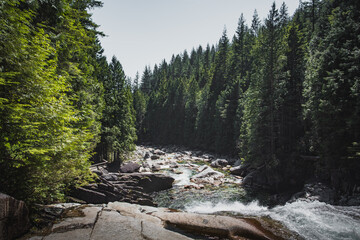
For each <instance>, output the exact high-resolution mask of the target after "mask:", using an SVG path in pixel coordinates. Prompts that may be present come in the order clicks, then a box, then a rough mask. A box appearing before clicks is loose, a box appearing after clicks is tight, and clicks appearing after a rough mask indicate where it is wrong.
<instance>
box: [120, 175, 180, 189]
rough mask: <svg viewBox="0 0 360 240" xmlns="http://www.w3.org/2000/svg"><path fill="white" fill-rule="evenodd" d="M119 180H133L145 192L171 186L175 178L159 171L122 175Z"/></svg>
mask: <svg viewBox="0 0 360 240" xmlns="http://www.w3.org/2000/svg"><path fill="white" fill-rule="evenodd" d="M119 181H124V182H133V183H134V184H135V185H136V186H139V187H141V188H142V191H143V192H145V193H152V192H158V191H162V190H166V189H169V188H171V187H172V184H173V182H174V178H172V177H170V176H166V175H164V174H157V173H133V174H122V175H120V176H119Z"/></svg>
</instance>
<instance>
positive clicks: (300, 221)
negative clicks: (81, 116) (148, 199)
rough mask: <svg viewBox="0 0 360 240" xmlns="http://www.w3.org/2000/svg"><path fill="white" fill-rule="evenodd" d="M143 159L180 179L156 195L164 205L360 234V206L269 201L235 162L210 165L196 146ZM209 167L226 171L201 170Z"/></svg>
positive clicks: (332, 234) (319, 232)
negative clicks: (235, 171)
mask: <svg viewBox="0 0 360 240" xmlns="http://www.w3.org/2000/svg"><path fill="white" fill-rule="evenodd" d="M154 151H159V150H156V148H150V147H142V146H139V147H138V148H137V150H136V153H137V155H138V156H142V155H144V154H146V153H147V152H149V153H150V155H151V153H153V152H154ZM138 159H139V158H138ZM141 161H142V164H143V165H144V163H145V164H147V165H149V166H148V167H149V168H150V167H151V168H152V169H154V166H155V168H156V171H157V172H161V173H164V174H167V175H170V176H172V177H173V178H174V179H175V181H174V184H173V188H172V189H169V190H166V191H162V192H158V193H155V194H154V195H153V197H154V200H155V202H157V204H158V205H159V207H167V208H173V209H178V210H182V211H187V212H194V213H205V214H219V215H231V216H240V217H253V218H258V219H260V218H261V219H271V220H273V221H274V222H275V223H280V224H281V225H282V226H281V227H280V228H286V229H287V230H290V231H291V232H293V233H295V235H293V236H292V237H291V238H293V239H334V240H335V239H336V240H337V239H339V240H342V239H344V240H345V239H349V240H350V239H360V206H351V207H345V206H333V205H329V204H326V203H323V202H319V201H309V200H297V201H294V202H291V203H286V204H285V205H281V206H280V205H279V206H273V207H269V206H268V205H267V204H266V202H267V201H266V199H267V196H266V195H265V194H263V195H261V194H259V193H254V192H252V191H251V189H250V190H249V189H245V188H243V187H242V185H241V182H242V179H241V178H239V177H237V176H234V175H231V174H230V173H229V171H228V168H229V167H230V166H229V165H228V166H225V167H219V168H217V167H210V166H209V165H210V163H211V162H212V161H214V159H212V158H209V156H208V155H200V156H199V154H196V153H195V152H191V151H179V150H178V151H176V149H175V150H173V149H171V148H170V149H168V148H162V149H161V154H160V157H159V158H157V159H148V160H146V161H145V160H141ZM144 161H145V162H144ZM229 162H230V161H229ZM151 164H152V166H151ZM204 169H205V170H204ZM145 170H146V169H145ZM204 171H208V172H211V171H215V172H218V173H220V174H219V175H216V174H215V173H214V174H210V175H207V176H201V172H204ZM199 174H200V178H199Z"/></svg>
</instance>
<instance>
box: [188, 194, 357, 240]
mask: <svg viewBox="0 0 360 240" xmlns="http://www.w3.org/2000/svg"><path fill="white" fill-rule="evenodd" d="M185 210H186V211H188V212H196V213H207V214H213V213H216V212H232V213H240V214H243V215H246V216H269V217H270V218H272V219H274V220H277V221H279V222H281V223H282V224H284V225H285V226H286V227H287V228H289V229H290V230H292V231H294V232H297V233H298V234H299V235H301V236H302V237H304V238H305V239H321V240H323V239H324V240H325V239H334V240H356V239H360V206H356V207H343V206H332V205H329V204H326V203H322V202H318V201H314V202H308V201H301V200H298V201H296V202H293V203H287V204H286V205H284V206H277V207H274V208H268V207H264V206H261V205H259V203H258V202H257V201H253V202H251V203H249V204H243V203H241V202H231V203H227V202H218V203H212V202H197V203H192V204H189V205H187V206H185Z"/></svg>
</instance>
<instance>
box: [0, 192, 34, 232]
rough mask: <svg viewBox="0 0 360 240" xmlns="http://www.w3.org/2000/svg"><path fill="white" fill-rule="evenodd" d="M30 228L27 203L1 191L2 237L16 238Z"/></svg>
mask: <svg viewBox="0 0 360 240" xmlns="http://www.w3.org/2000/svg"><path fill="white" fill-rule="evenodd" d="M29 228H30V222H29V211H28V208H27V207H26V205H25V203H24V202H23V201H19V200H16V199H15V198H13V197H10V196H9V195H6V194H3V193H0V239H14V238H16V237H19V236H21V235H22V234H24V233H25V232H27V231H28V230H29Z"/></svg>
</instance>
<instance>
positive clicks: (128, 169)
mask: <svg viewBox="0 0 360 240" xmlns="http://www.w3.org/2000/svg"><path fill="white" fill-rule="evenodd" d="M139 169H140V165H139V164H137V163H134V162H129V163H126V164H124V165H122V166H121V167H120V172H122V173H134V172H139Z"/></svg>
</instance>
